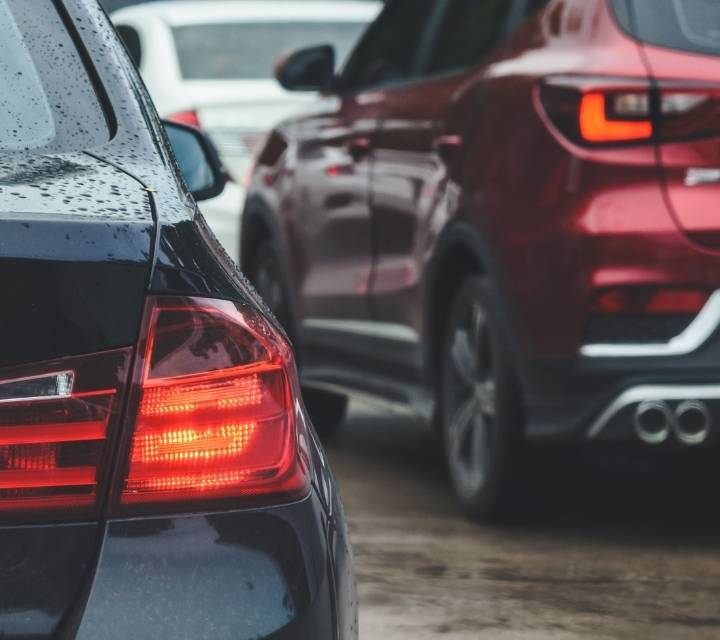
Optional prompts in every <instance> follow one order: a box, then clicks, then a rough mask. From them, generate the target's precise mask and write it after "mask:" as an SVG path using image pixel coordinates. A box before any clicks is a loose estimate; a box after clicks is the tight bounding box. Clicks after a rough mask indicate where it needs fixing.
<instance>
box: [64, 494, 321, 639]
mask: <svg viewBox="0 0 720 640" xmlns="http://www.w3.org/2000/svg"><path fill="white" fill-rule="evenodd" d="M328 526H329V525H328V520H327V516H326V514H325V511H324V509H323V508H322V506H321V504H320V501H319V499H318V498H317V496H316V495H315V494H313V495H312V496H311V497H309V498H307V499H306V500H304V501H303V502H300V503H297V504H293V505H288V506H284V507H275V508H272V509H265V510H258V511H239V512H228V513H215V514H206V515H189V516H177V517H166V518H147V519H142V520H120V521H115V522H110V523H109V524H108V526H107V529H106V531H105V534H104V540H103V545H102V552H101V555H100V560H99V563H98V567H97V570H96V574H95V580H94V585H93V589H92V593H91V594H90V598H89V600H88V602H87V605H86V607H85V610H84V612H83V616H82V621H81V623H80V626H79V629H78V632H77V636H76V637H77V638H78V640H83V639H87V640H94V639H96V638H101V637H102V638H107V639H108V640H112V639H114V638H118V639H121V638H122V639H123V640H124V639H125V638H129V637H132V638H135V639H137V640H154V639H156V638H165V637H167V638H176V639H183V638H187V639H188V640H191V639H192V640H196V639H198V638H213V639H214V640H224V639H227V640H230V639H232V640H253V639H255V638H277V639H278V640H281V639H283V640H284V639H290V638H293V639H294V638H314V639H317V640H326V639H327V640H330V639H331V638H334V637H335V634H334V624H333V617H334V616H333V607H332V597H331V595H330V591H331V582H330V577H329V573H328V570H327V569H328V560H329V557H328V555H327V551H328V550H327V548H326V546H325V545H324V544H323V543H322V541H323V540H324V538H325V536H326V534H327V531H328Z"/></svg>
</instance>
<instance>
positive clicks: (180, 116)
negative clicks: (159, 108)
mask: <svg viewBox="0 0 720 640" xmlns="http://www.w3.org/2000/svg"><path fill="white" fill-rule="evenodd" d="M167 119H168V120H170V121H171V122H177V123H178V124H188V125H190V126H191V127H197V128H198V129H199V128H200V118H198V114H197V111H179V112H178V113H173V114H172V115H170V116H168V118H167Z"/></svg>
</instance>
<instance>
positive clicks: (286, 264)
mask: <svg viewBox="0 0 720 640" xmlns="http://www.w3.org/2000/svg"><path fill="white" fill-rule="evenodd" d="M265 240H267V241H269V242H270V243H271V244H272V245H273V248H274V250H275V255H276V256H277V257H278V259H279V261H280V264H279V268H280V272H281V277H282V279H283V288H284V290H285V293H286V296H287V302H288V307H289V309H288V311H289V314H290V322H291V326H290V327H285V329H286V331H287V333H288V335H289V336H290V337H291V338H292V340H293V342H295V341H297V338H298V332H297V329H298V311H297V310H298V299H297V291H296V286H295V283H294V282H293V281H292V277H291V273H292V270H291V256H290V253H289V251H288V243H287V241H286V239H285V235H284V234H283V230H282V227H281V224H280V221H279V220H278V219H277V218H276V217H275V216H274V215H273V214H272V209H271V207H270V206H269V205H268V204H267V202H265V200H264V199H263V198H262V197H261V196H258V195H255V196H251V197H250V198H249V199H248V201H247V203H246V205H245V210H244V212H243V217H242V224H241V226H240V268H241V270H242V271H243V273H244V274H245V275H246V276H247V277H248V279H249V280H250V281H251V282H252V265H253V260H254V259H255V257H256V256H257V250H258V249H259V248H260V246H261V245H262V242H263V241H265ZM253 284H255V283H254V282H253ZM296 346H297V345H296Z"/></svg>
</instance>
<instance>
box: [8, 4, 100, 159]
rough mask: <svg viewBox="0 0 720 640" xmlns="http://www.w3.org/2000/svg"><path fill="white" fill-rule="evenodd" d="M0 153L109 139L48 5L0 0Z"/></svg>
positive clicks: (49, 149) (56, 148) (69, 43)
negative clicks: (0, 91) (0, 88)
mask: <svg viewBox="0 0 720 640" xmlns="http://www.w3.org/2000/svg"><path fill="white" fill-rule="evenodd" d="M0 87H2V93H0V150H2V151H5V152H8V151H42V152H56V151H70V150H80V149H84V148H87V147H89V146H94V145H96V144H99V143H101V142H103V141H106V140H107V138H108V129H107V123H106V120H105V115H104V113H103V111H102V108H101V107H100V104H99V102H98V99H97V97H96V95H95V91H94V89H93V86H92V83H91V82H90V79H89V78H88V75H87V73H86V72H85V69H84V67H83V63H82V61H81V59H80V57H79V55H78V53H77V51H76V50H75V49H74V46H73V42H72V40H71V39H70V37H69V35H68V33H67V32H66V30H65V26H64V24H63V22H62V20H61V19H60V16H59V15H58V13H57V11H56V10H55V8H54V6H53V3H52V2H28V1H27V0H0Z"/></svg>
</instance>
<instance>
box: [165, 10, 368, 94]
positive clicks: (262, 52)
mask: <svg viewBox="0 0 720 640" xmlns="http://www.w3.org/2000/svg"><path fill="white" fill-rule="evenodd" d="M366 26H367V25H366V24H365V23H362V22H304V23H303V22H267V23H263V22H252V23H250V22H248V23H235V24H200V25H192V26H182V27H175V28H174V29H173V34H174V36H175V44H176V48H177V53H178V60H179V62H180V71H181V74H182V76H183V78H185V79H186V80H240V79H242V80H260V79H268V78H272V77H273V68H274V66H275V62H276V61H277V59H278V57H279V56H280V55H281V54H282V53H287V52H291V51H295V50H297V49H301V48H303V47H307V46H311V45H316V44H331V45H333V46H334V47H335V51H336V53H337V56H338V61H339V62H340V63H342V61H344V59H345V58H346V57H347V55H348V54H349V52H350V49H351V48H352V47H353V46H354V44H355V42H356V41H357V40H358V39H359V37H360V36H361V35H362V32H363V31H364V30H365V27H366Z"/></svg>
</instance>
